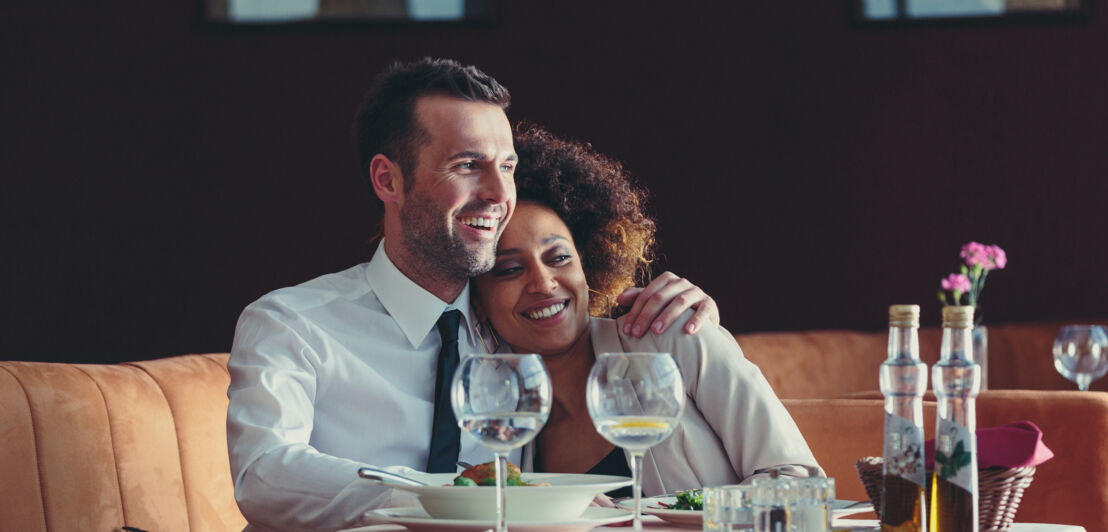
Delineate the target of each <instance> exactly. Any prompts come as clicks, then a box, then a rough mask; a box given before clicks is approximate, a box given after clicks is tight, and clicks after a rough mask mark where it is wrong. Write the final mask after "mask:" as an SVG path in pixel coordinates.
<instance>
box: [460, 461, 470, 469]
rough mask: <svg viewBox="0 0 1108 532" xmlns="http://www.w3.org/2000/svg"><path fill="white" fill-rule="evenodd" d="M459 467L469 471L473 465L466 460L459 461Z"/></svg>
mask: <svg viewBox="0 0 1108 532" xmlns="http://www.w3.org/2000/svg"><path fill="white" fill-rule="evenodd" d="M458 465H459V466H461V467H462V469H469V468H471V467H473V464H470V463H469V462H466V461H465V460H458Z"/></svg>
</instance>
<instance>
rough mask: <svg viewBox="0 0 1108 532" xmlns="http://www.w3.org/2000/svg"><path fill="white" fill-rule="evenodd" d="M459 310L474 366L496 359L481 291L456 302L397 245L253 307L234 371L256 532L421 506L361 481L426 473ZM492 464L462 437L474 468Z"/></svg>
mask: <svg viewBox="0 0 1108 532" xmlns="http://www.w3.org/2000/svg"><path fill="white" fill-rule="evenodd" d="M448 308H456V309H458V310H460V311H462V316H463V317H464V320H463V321H462V322H461V326H460V331H459V334H458V341H459V344H458V345H459V353H460V354H461V356H462V357H465V356H466V355H468V354H470V353H475V352H481V353H483V352H485V348H484V346H482V343H481V342H480V341H478V340H477V336H476V335H475V333H474V326H475V323H476V321H475V319H474V316H473V314H472V312H471V308H470V304H469V287H468V285H467V287H466V288H465V289H464V290H463V291H462V293H461V294H460V295H459V296H458V298H457V299H456V300H455V301H454V302H453V303H451V304H447V303H444V302H443V301H442V300H440V299H438V298H437V297H435V296H434V295H432V294H431V293H429V292H427V291H426V290H424V289H423V288H421V287H420V286H419V285H417V284H416V283H414V282H413V281H412V280H411V279H408V278H407V277H406V276H404V274H402V273H401V272H400V270H398V269H397V268H396V266H395V265H393V263H392V262H391V261H390V260H389V258H388V256H387V255H386V254H385V248H384V242H382V243H381V244H380V245H379V246H378V248H377V252H376V254H375V255H374V256H373V259H372V260H371V261H370V262H368V263H365V264H360V265H358V266H355V267H353V268H350V269H348V270H345V271H342V272H338V273H333V274H329V275H324V276H322V277H319V278H317V279H314V280H312V281H308V282H306V283H304V284H301V285H298V286H294V287H290V288H283V289H280V290H277V291H274V292H271V293H270V294H267V295H265V296H264V297H262V298H261V299H259V300H257V301H255V302H254V303H252V304H250V305H249V306H248V307H246V310H244V311H243V313H242V316H241V317H240V318H239V321H238V325H237V327H236V329H235V340H234V344H233V346H232V348H231V357H230V360H229V362H228V364H227V367H228V370H229V372H230V374H231V384H230V387H229V389H228V392H227V393H228V396H229V397H230V405H229V406H228V409H227V439H228V449H229V452H230V460H231V474H232V477H233V478H234V482H235V499H236V500H237V501H238V505H239V508H240V510H241V511H242V513H243V515H244V516H246V518H247V520H248V521H250V523H251V524H250V526H248V527H247V530H267V529H274V530H328V529H331V530H333V529H340V528H346V527H350V526H352V525H354V524H356V523H357V522H359V521H360V520H361V519H362V516H363V515H364V513H365V512H366V511H367V510H370V509H373V508H377V507H383V506H394V505H397V504H404V505H411V504H412V503H413V501H414V499H411V498H410V496H407V497H406V498H405V497H403V496H402V495H401V493H400V492H399V491H397V492H396V494H395V496H394V494H393V492H392V491H391V490H386V489H384V488H381V487H379V486H376V485H374V484H372V483H371V482H369V481H367V480H363V479H360V478H359V477H358V475H357V471H358V468H359V467H362V466H364V465H375V466H378V467H388V466H398V467H400V468H403V467H407V468H412V469H415V470H420V471H423V470H424V469H425V468H426V465H427V455H428V452H429V446H430V439H431V426H432V416H433V413H434V407H435V405H434V397H435V392H434V388H435V364H436V361H437V359H438V355H439V349H440V347H441V345H442V340H441V338H440V336H439V332H438V328H437V326H436V323H437V321H438V319H439V317H440V316H441V315H442V313H443V311H445V310H447V309H448ZM519 457H520V456H519V451H518V450H517V452H516V453H513V456H512V458H513V460H514V461H515V462H516V463H518V462H519ZM492 458H493V454H492V452H491V451H489V450H488V449H486V448H484V447H481V446H480V444H479V443H477V441H476V440H475V439H473V438H471V437H469V436H463V437H462V440H461V455H460V459H462V460H465V461H468V462H470V463H474V464H477V463H482V462H487V461H489V460H492ZM394 499H397V500H394Z"/></svg>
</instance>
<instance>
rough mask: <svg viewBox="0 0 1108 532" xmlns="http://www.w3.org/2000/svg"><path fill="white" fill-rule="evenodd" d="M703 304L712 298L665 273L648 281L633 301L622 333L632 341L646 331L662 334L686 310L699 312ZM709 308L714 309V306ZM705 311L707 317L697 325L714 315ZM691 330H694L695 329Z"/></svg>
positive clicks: (681, 279)
mask: <svg viewBox="0 0 1108 532" xmlns="http://www.w3.org/2000/svg"><path fill="white" fill-rule="evenodd" d="M706 301H711V298H710V297H708V295H707V294H705V293H704V291H703V290H701V289H700V288H699V287H697V286H695V285H693V284H692V283H690V282H689V281H688V280H686V279H684V278H681V277H678V276H677V275H674V274H673V273H671V272H665V273H663V274H662V275H659V276H658V277H657V278H656V279H654V280H653V281H651V282H650V284H649V285H647V286H646V287H645V288H643V289H642V292H641V293H639V294H638V297H636V298H635V302H634V304H633V305H632V306H631V310H630V311H629V312H628V313H627V318H626V320H625V322H624V333H625V334H630V335H632V336H635V337H641V336H642V335H643V334H646V331H647V330H652V331H654V332H655V333H661V332H663V331H665V330H666V329H667V328H669V326H670V325H672V324H673V322H674V320H676V319H677V317H678V316H680V315H681V313H683V312H685V311H686V310H688V309H689V308H699V306H701V305H703V304H704V303H705V302H706ZM712 306H713V307H714V302H713V305H712ZM707 310H708V314H707V315H706V316H704V317H701V318H699V320H700V321H698V322H696V323H698V324H700V325H702V324H703V320H704V319H710V317H711V313H712V312H713V311H712V309H711V308H709V309H707ZM714 312H716V313H718V311H714ZM693 327H694V330H695V329H696V328H698V325H694V326H693Z"/></svg>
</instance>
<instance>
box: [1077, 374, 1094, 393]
mask: <svg viewBox="0 0 1108 532" xmlns="http://www.w3.org/2000/svg"><path fill="white" fill-rule="evenodd" d="M1092 383H1093V376H1092V375H1089V374H1088V373H1078V374H1077V389H1078V390H1081V391H1083V392H1087V391H1089V385H1090V384H1092Z"/></svg>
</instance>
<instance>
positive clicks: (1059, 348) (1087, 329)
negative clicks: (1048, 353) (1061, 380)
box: [1054, 325, 1108, 391]
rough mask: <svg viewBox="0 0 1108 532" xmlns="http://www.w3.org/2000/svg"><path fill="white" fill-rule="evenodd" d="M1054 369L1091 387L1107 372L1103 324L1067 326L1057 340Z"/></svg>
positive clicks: (1106, 335) (1106, 336) (1079, 385)
mask: <svg viewBox="0 0 1108 532" xmlns="http://www.w3.org/2000/svg"><path fill="white" fill-rule="evenodd" d="M1054 369H1056V370H1058V373H1061V374H1062V376H1063V377H1065V378H1067V379H1069V380H1071V381H1073V382H1076V383H1077V388H1078V389H1080V390H1082V391H1088V390H1089V384H1091V383H1092V382H1093V381H1095V380H1097V379H1099V378H1101V377H1103V376H1104V373H1105V372H1108V333H1106V332H1105V330H1104V327H1103V326H1100V325H1066V326H1065V327H1062V330H1061V331H1059V332H1058V337H1057V338H1055V339H1054Z"/></svg>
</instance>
